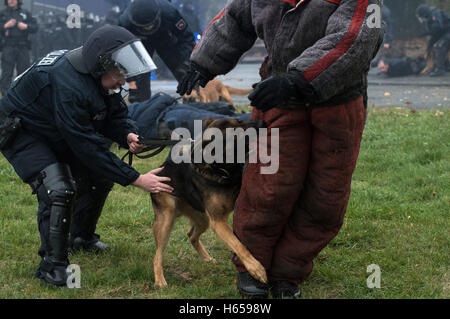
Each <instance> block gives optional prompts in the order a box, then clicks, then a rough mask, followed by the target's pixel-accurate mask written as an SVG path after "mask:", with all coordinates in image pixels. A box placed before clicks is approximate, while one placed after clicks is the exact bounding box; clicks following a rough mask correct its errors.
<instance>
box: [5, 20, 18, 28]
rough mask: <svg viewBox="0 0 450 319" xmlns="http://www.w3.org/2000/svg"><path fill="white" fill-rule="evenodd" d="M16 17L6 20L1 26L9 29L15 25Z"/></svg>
mask: <svg viewBox="0 0 450 319" xmlns="http://www.w3.org/2000/svg"><path fill="white" fill-rule="evenodd" d="M16 22H17V21H16V19H11V20H9V21H8V22H6V23H5V25H4V26H3V27H4V28H5V29H9V28H12V27H14V26H15V25H16Z"/></svg>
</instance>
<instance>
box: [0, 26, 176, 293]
mask: <svg viewBox="0 0 450 319" xmlns="http://www.w3.org/2000/svg"><path fill="white" fill-rule="evenodd" d="M154 67H155V66H154V64H153V61H152V60H151V58H150V56H149V55H148V53H147V52H146V51H145V48H144V46H143V45H142V43H141V42H140V41H139V39H137V38H136V37H135V36H134V35H133V34H131V33H130V32H129V31H127V30H125V29H124V28H121V27H118V26H109V25H108V26H104V27H102V28H100V29H98V30H97V31H95V32H94V33H93V34H92V35H91V37H90V38H89V39H88V41H87V42H86V43H85V45H84V46H83V47H81V48H78V49H75V50H73V51H70V52H67V51H56V52H53V53H51V54H49V55H47V56H46V57H45V58H43V59H42V60H40V61H38V62H36V63H35V64H34V65H33V66H32V67H31V68H30V70H28V71H27V72H25V73H24V74H23V75H22V76H20V77H18V78H17V79H16V80H15V81H14V82H13V84H12V85H11V88H10V89H9V90H8V91H7V94H6V96H5V97H4V98H3V99H2V100H1V101H0V128H2V129H1V130H0V132H1V133H2V134H1V135H2V136H0V142H1V143H0V150H1V151H2V153H3V155H4V156H5V158H6V159H7V160H8V161H9V162H10V163H11V164H12V166H13V167H14V169H15V171H16V172H17V174H18V175H19V176H20V178H21V179H22V180H23V181H24V182H26V183H28V184H30V186H31V187H32V189H33V193H34V194H37V199H38V203H39V210H38V225H39V232H40V235H41V248H40V249H39V255H40V256H41V258H42V260H41V263H40V267H39V269H38V271H37V273H36V276H37V277H38V278H41V279H42V280H43V281H44V282H45V283H48V284H51V285H56V286H65V285H66V279H67V274H66V268H67V266H68V264H69V260H68V245H69V242H68V239H69V238H68V234H69V225H70V224H71V217H72V212H74V211H75V212H74V216H73V220H72V232H78V233H79V234H83V235H85V236H90V237H85V238H82V239H81V241H84V242H81V243H80V244H86V243H88V242H89V241H95V240H96V238H93V237H94V234H93V231H94V230H95V223H96V222H97V220H98V217H99V214H100V211H101V209H102V206H103V204H104V201H105V198H106V197H105V194H107V192H109V190H110V188H111V187H112V183H111V182H115V183H119V184H121V185H123V186H127V185H134V186H137V187H139V188H142V189H144V190H146V191H148V192H156V193H158V192H162V191H166V192H171V191H172V188H171V187H170V186H168V185H167V184H165V183H164V182H167V181H170V179H169V178H165V177H159V176H156V174H157V173H158V172H159V171H160V169H158V170H155V171H152V172H149V173H147V174H144V175H141V174H139V173H138V172H137V171H135V170H134V169H133V168H132V167H131V166H129V165H127V164H125V163H124V162H122V161H121V160H120V159H119V158H117V156H115V155H114V154H113V153H111V152H110V151H109V147H108V146H109V144H108V143H106V142H105V137H106V138H109V139H111V140H113V141H115V142H117V143H118V144H119V145H121V146H122V147H126V148H128V149H129V150H130V151H131V152H134V153H136V152H139V151H141V150H142V146H141V145H139V144H138V136H137V135H136V133H137V132H136V128H135V126H134V124H133V123H132V122H131V121H130V119H129V118H128V113H127V107H126V105H125V103H124V101H123V99H122V97H121V95H120V94H119V93H117V92H118V91H120V88H121V86H122V85H124V84H125V80H126V78H127V77H129V76H135V75H138V74H140V73H142V72H149V71H151V70H152V69H153V68H154ZM18 122H20V125H21V128H19V125H18ZM8 123H12V125H9V124H8ZM77 214H78V215H77ZM73 235H74V234H73V233H72V234H71V236H72V237H73ZM77 235H78V234H77ZM75 239H76V238H75ZM88 244H89V243H88Z"/></svg>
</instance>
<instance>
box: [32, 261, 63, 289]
mask: <svg viewBox="0 0 450 319" xmlns="http://www.w3.org/2000/svg"><path fill="white" fill-rule="evenodd" d="M68 266H69V261H68V260H67V261H65V262H52V261H51V260H50V258H49V257H44V258H43V259H42V260H41V263H40V264H39V269H38V270H37V271H36V275H35V276H36V278H39V279H41V281H42V284H43V285H53V286H57V287H66V286H67V278H68V274H67V267H68Z"/></svg>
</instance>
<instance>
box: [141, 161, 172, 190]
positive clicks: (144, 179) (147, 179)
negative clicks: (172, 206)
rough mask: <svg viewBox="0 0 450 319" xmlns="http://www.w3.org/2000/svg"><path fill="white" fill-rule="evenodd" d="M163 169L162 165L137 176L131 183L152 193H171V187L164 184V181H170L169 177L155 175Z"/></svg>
mask: <svg viewBox="0 0 450 319" xmlns="http://www.w3.org/2000/svg"><path fill="white" fill-rule="evenodd" d="M163 169H164V167H161V168H158V169H155V170H153V171H151V172H149V173H147V174H144V175H141V176H139V178H138V179H137V180H136V181H135V182H134V183H133V185H134V186H137V187H139V188H141V189H143V190H145V191H147V192H149V193H153V194H158V193H160V192H166V193H172V192H173V188H172V187H171V186H169V185H167V184H165V182H170V181H171V179H170V178H169V177H163V176H157V175H156V174H158V173H160V172H161V171H162V170H163Z"/></svg>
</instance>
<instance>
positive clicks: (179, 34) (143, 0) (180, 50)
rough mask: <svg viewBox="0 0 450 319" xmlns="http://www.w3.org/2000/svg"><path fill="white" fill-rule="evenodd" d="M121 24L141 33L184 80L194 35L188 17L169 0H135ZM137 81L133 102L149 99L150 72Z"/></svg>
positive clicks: (143, 40)
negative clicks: (187, 20)
mask: <svg viewBox="0 0 450 319" xmlns="http://www.w3.org/2000/svg"><path fill="white" fill-rule="evenodd" d="M120 25H121V26H123V27H125V28H126V29H128V30H129V31H131V32H132V33H134V34H135V35H137V36H138V37H140V38H141V39H142V42H143V43H144V45H145V48H146V49H147V51H148V52H149V53H150V55H151V56H153V54H154V53H155V51H156V52H157V53H158V55H159V56H160V57H161V59H162V60H163V61H164V63H165V64H166V65H167V67H168V68H169V69H170V71H171V72H172V74H173V75H174V76H175V78H176V79H177V81H181V79H182V78H183V77H184V76H185V75H186V73H187V70H188V68H189V56H190V54H191V52H192V50H193V48H194V46H195V39H194V35H193V34H192V32H191V31H190V29H189V28H188V25H187V23H186V21H185V19H184V18H183V17H182V16H181V14H180V13H179V12H178V11H177V10H176V9H175V8H174V7H173V6H172V5H171V4H170V3H169V2H167V1H165V0H164V1H162V0H136V1H134V2H132V3H131V4H130V5H129V6H128V7H127V9H126V10H125V12H124V13H123V14H122V15H121V16H120ZM136 85H137V90H131V91H130V97H129V99H130V102H134V101H144V100H147V99H149V98H150V96H151V90H150V75H149V74H145V75H143V76H141V77H139V78H137V79H136Z"/></svg>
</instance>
